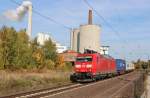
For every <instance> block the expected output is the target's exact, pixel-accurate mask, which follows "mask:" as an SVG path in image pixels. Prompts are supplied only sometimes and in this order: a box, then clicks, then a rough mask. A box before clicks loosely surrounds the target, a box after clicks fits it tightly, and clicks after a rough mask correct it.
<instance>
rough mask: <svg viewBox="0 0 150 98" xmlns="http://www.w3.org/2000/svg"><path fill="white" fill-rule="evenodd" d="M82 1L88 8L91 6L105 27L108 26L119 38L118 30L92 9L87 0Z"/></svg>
mask: <svg viewBox="0 0 150 98" xmlns="http://www.w3.org/2000/svg"><path fill="white" fill-rule="evenodd" d="M83 1H84V2H85V4H86V5H87V6H88V7H89V8H91V9H92V10H93V11H94V12H95V13H96V14H97V16H99V17H100V18H101V19H102V20H103V21H104V22H105V24H106V25H107V27H109V28H110V29H111V30H112V31H113V32H114V33H115V34H116V35H117V36H118V37H119V38H120V34H119V32H118V31H117V30H116V29H114V28H113V26H112V25H111V24H110V23H109V22H107V21H106V19H105V18H104V17H103V16H102V15H101V14H100V13H99V12H98V11H97V10H96V9H94V8H93V6H92V5H91V4H90V3H89V2H88V1H87V0H83ZM120 39H121V38H120ZM124 42H125V43H126V41H125V40H124Z"/></svg>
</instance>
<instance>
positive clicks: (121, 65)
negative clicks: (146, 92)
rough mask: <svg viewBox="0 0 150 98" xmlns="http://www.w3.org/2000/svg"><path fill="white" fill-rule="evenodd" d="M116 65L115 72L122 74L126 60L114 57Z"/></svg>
mask: <svg viewBox="0 0 150 98" xmlns="http://www.w3.org/2000/svg"><path fill="white" fill-rule="evenodd" d="M116 67H117V73H118V74H123V73H125V70H126V61H125V60H123V59H116Z"/></svg>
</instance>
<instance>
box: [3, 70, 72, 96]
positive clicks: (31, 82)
mask: <svg viewBox="0 0 150 98" xmlns="http://www.w3.org/2000/svg"><path fill="white" fill-rule="evenodd" d="M70 73H71V72H62V71H46V72H45V71H44V72H29V71H28V72H27V71H18V72H10V71H0V96H3V95H9V94H14V93H19V92H26V91H30V90H35V89H40V88H46V87H55V86H58V85H63V84H66V83H69V82H70V81H69V75H70Z"/></svg>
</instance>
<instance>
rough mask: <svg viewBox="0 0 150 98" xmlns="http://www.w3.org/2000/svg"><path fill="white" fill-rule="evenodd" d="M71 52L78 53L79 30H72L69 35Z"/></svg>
mask: <svg viewBox="0 0 150 98" xmlns="http://www.w3.org/2000/svg"><path fill="white" fill-rule="evenodd" d="M71 42H72V45H71V47H72V50H74V51H76V52H78V51H79V29H77V28H75V29H73V30H72V34H71Z"/></svg>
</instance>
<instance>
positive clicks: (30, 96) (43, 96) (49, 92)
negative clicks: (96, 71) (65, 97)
mask: <svg viewBox="0 0 150 98" xmlns="http://www.w3.org/2000/svg"><path fill="white" fill-rule="evenodd" d="M129 74H131V73H129ZM122 77H123V78H122ZM127 77H128V74H126V76H125V75H121V76H117V77H113V78H117V79H118V80H120V81H126V82H127V81H130V80H126V78H127ZM128 78H129V77H128ZM111 79H112V78H109V79H105V80H102V81H98V82H106V81H107V80H111ZM95 84H97V82H93V83H83V84H80V83H78V84H73V83H72V84H67V85H64V86H59V87H55V88H47V89H41V90H36V91H31V92H26V93H20V94H15V95H10V96H3V97H0V98H49V97H52V96H55V95H58V94H62V93H65V92H68V91H72V90H75V89H80V88H85V87H87V86H92V85H93V86H94V85H95ZM120 85H123V83H121V82H120V83H119V82H118V85H116V86H120ZM111 89H112V90H115V89H116V88H115V87H113V88H110V90H111ZM112 90H111V91H112ZM107 92H109V90H108V91H107ZM102 95H105V93H103V94H102Z"/></svg>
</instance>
